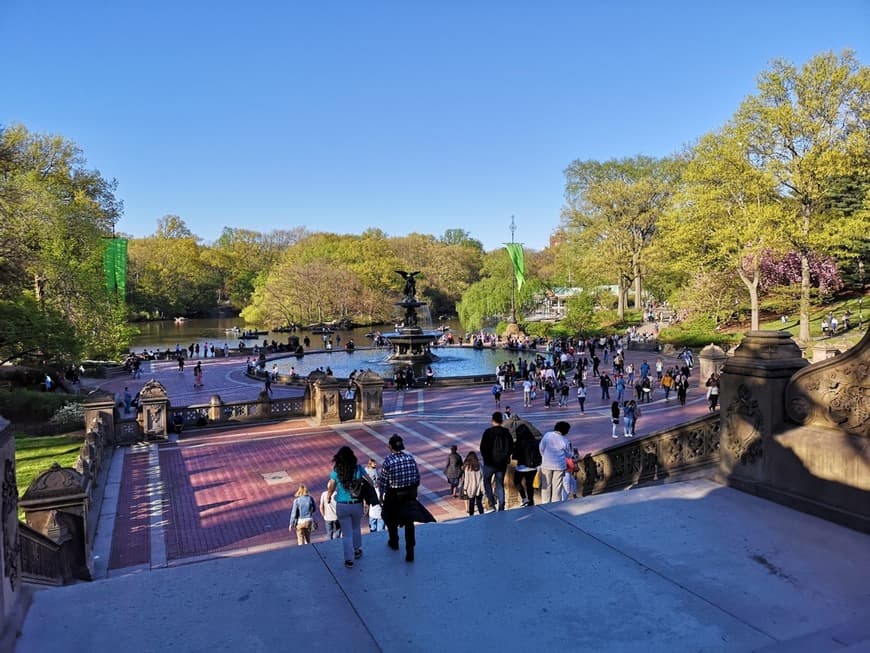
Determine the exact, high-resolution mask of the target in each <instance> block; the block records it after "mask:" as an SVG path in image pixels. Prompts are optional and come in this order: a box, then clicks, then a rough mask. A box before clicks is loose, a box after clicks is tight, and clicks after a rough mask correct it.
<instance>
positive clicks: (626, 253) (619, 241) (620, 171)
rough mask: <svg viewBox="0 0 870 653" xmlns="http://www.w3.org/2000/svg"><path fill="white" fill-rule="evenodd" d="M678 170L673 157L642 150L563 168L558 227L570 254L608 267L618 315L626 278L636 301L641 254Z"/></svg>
mask: <svg viewBox="0 0 870 653" xmlns="http://www.w3.org/2000/svg"><path fill="white" fill-rule="evenodd" d="M679 173H680V162H679V161H677V160H675V159H655V158H652V157H647V156H637V157H633V158H626V159H618V160H610V161H605V162H603V163H602V162H599V161H579V160H578V161H574V162H573V163H571V165H569V166H568V168H567V169H566V170H565V178H566V187H565V199H566V205H565V207H564V208H563V210H562V228H563V231H564V233H565V234H566V235H567V236H568V242H569V247H570V249H571V250H572V253H573V255H574V256H575V257H577V258H581V259H586V260H587V261H589V263H588V264H587V267H590V266H591V265H598V266H599V267H601V266H602V265H603V266H605V267H606V269H607V270H609V271H610V277H611V282H614V281H615V282H616V286H617V288H618V293H617V294H618V297H619V305H618V309H617V311H618V314H619V318H620V319H623V318H624V316H625V308H626V295H627V292H628V288H629V287H630V285H631V284H634V303H635V307H638V306H640V302H641V298H642V291H643V281H642V279H643V274H644V265H645V258H644V257H645V254H646V253H647V250H648V248H649V246H650V243H651V242H652V239H653V237H654V236H655V234H656V225H657V222H658V219H659V218H660V216H661V215H662V213H663V211H664V210H665V209H666V207H667V206H668V205H669V202H670V196H671V194H672V192H673V191H674V190H675V188H676V183H675V182H676V180H677V179H678V178H679Z"/></svg>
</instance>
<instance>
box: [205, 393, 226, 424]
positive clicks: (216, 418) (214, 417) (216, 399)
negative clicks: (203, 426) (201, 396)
mask: <svg viewBox="0 0 870 653" xmlns="http://www.w3.org/2000/svg"><path fill="white" fill-rule="evenodd" d="M223 408H224V402H223V399H221V396H220V395H212V396H211V398H209V400H208V421H209V422H212V423H213V424H214V423H217V422H220V421H221V419H223Z"/></svg>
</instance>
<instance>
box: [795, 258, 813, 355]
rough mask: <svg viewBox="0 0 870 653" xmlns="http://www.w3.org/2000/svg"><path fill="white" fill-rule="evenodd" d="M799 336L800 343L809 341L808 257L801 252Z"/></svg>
mask: <svg viewBox="0 0 870 653" xmlns="http://www.w3.org/2000/svg"><path fill="white" fill-rule="evenodd" d="M800 317H801V323H800V335H799V336H798V337H799V339H800V341H801V342H809V341H810V257H809V256H808V255H807V253H806V252H801V303H800Z"/></svg>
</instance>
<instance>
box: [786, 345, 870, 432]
mask: <svg viewBox="0 0 870 653" xmlns="http://www.w3.org/2000/svg"><path fill="white" fill-rule="evenodd" d="M785 401H786V404H785V406H786V413H787V414H788V416H789V417H790V418H791V419H792V420H794V421H795V422H797V423H798V424H802V425H804V426H809V425H812V426H824V427H828V428H837V429H842V430H843V431H846V432H847V433H850V434H852V435H858V436H864V437H868V436H870V330H868V331H867V332H866V333H865V334H864V337H863V338H861V341H860V342H859V343H858V344H857V345H855V346H854V347H853V348H852V349H850V350H849V351H847V352H846V353H845V354H843V355H841V356H837V357H836V358H830V359H828V360H826V361H823V362H821V363H816V364H814V365H811V366H809V367H806V368H804V369H802V370H800V371H799V372H797V373H796V374H795V375H794V376H793V377H792V379H791V381H790V382H789V384H788V386H786V390H785Z"/></svg>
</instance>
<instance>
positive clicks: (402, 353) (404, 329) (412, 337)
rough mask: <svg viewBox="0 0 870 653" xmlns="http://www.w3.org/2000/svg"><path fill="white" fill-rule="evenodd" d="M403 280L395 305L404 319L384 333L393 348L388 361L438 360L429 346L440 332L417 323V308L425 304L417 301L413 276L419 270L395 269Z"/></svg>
mask: <svg viewBox="0 0 870 653" xmlns="http://www.w3.org/2000/svg"><path fill="white" fill-rule="evenodd" d="M396 274H399V275H400V276H401V277H402V278H403V279H404V280H405V292H404V297H403V298H402V301H400V302H397V303H396V306H397V307H399V308H401V309H402V310H403V311H404V321H403V322H402V324H401V325H400V326H397V327H396V330H395V331H394V332H393V333H385V334H384V338H385V339H386V340H387V341H388V342H389V343H390V346H391V347H392V348H393V353H392V354H390V356H389V360H390V361H397V362H398V361H407V362H409V363H429V362H432V361H435V360H438V357H437V356H436V355H435V354H433V353H432V351H431V350H430V349H429V346H430V345H431V344H432V343H433V342H434V341H435V340H437V339H438V338H440V337H441V334H440V333H439V332H437V331H424V330H423V329H422V328H421V327H420V326H419V325H418V318H417V309H418V308H420V307H421V306H426V303H425V302H420V301H417V282H416V279H415V277H416V276H417V275H418V274H420V272H419V271H418V272H406V271H404V270H396Z"/></svg>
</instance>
